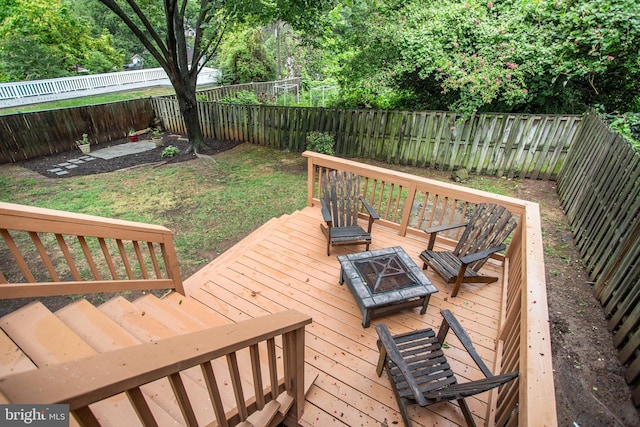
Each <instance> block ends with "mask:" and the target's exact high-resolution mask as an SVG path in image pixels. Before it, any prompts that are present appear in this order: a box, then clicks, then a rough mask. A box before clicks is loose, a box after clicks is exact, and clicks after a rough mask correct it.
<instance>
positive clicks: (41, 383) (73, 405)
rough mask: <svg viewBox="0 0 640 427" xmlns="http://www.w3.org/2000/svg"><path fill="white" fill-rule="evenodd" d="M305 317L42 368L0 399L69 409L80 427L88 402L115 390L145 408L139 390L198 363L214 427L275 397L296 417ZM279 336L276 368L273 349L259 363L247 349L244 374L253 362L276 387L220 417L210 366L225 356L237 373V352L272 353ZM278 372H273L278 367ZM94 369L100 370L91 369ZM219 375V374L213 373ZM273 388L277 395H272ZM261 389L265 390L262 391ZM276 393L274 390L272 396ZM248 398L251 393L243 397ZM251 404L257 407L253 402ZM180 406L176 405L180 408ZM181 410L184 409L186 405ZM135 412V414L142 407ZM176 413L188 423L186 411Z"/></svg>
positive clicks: (0, 384)
mask: <svg viewBox="0 0 640 427" xmlns="http://www.w3.org/2000/svg"><path fill="white" fill-rule="evenodd" d="M310 323H311V318H310V317H309V316H306V315H304V314H302V313H300V312H298V311H295V310H288V311H283V312H279V313H276V314H272V315H269V316H264V317H260V318H255V319H250V320H246V321H243V322H239V323H235V324H230V325H224V326H219V327H215V328H211V329H205V330H202V331H198V332H193V333H190V334H187V335H180V336H176V337H172V338H167V339H163V340H159V341H155V342H149V343H144V344H140V345H137V346H133V347H127V348H123V349H120V350H115V351H111V352H107V353H100V354H97V355H95V356H92V357H88V358H84V359H80V360H74V361H71V362H67V363H62V364H57V365H51V366H45V367H42V368H40V369H37V370H33V371H27V372H22V373H19V374H14V375H10V376H8V377H5V378H2V379H0V396H4V397H5V399H6V400H7V401H8V403H15V404H56V403H64V404H68V405H69V408H70V411H71V412H72V413H74V414H75V416H76V417H77V418H79V419H80V420H82V421H83V422H86V421H89V420H91V418H92V416H93V415H92V413H91V409H90V408H89V405H90V404H93V403H96V402H99V401H101V400H104V399H107V398H109V397H111V396H115V395H117V394H120V393H127V395H128V396H129V400H130V402H131V404H132V405H134V406H135V405H136V404H141V405H144V399H142V401H140V400H139V399H136V398H135V396H137V395H139V387H141V386H142V385H144V384H147V383H149V382H152V381H156V380H158V379H161V378H168V379H169V381H171V382H172V384H173V383H175V382H176V381H177V382H178V383H179V381H180V375H179V374H180V372H182V371H185V370H187V369H189V368H192V367H194V366H200V367H201V369H202V372H203V375H204V377H205V381H206V383H207V387H208V388H209V393H210V397H211V399H212V402H211V403H212V406H213V407H214V408H217V409H216V412H217V413H216V417H217V423H218V425H230V424H237V423H238V422H242V421H244V420H245V419H246V418H247V417H248V416H249V415H250V414H251V413H253V412H256V411H257V410H259V409H261V407H264V405H266V403H268V402H269V401H272V400H275V399H276V397H278V395H279V393H280V392H283V391H284V392H286V393H287V394H288V395H289V396H290V398H292V399H293V406H292V408H291V411H292V413H293V414H294V416H295V417H296V419H300V418H301V417H302V410H303V406H304V398H305V397H304V336H305V333H304V328H305V326H306V325H308V324H310ZM276 337H281V338H282V349H281V352H282V359H283V360H282V363H280V362H278V363H276V359H277V356H276V352H275V350H273V351H268V352H267V353H268V355H267V358H268V359H269V360H267V361H261V360H260V357H259V356H258V353H257V352H256V351H254V350H252V351H251V358H250V361H251V364H252V366H251V370H254V371H256V370H258V371H259V369H260V367H259V366H260V363H261V362H266V363H263V365H264V366H267V367H268V369H269V372H268V375H267V377H268V378H271V379H272V382H273V381H279V383H272V384H269V386H268V387H265V388H262V387H260V388H259V389H256V390H250V391H249V394H247V395H246V396H245V394H244V393H243V392H242V390H240V392H237V393H236V394H237V396H236V405H237V410H235V411H227V413H226V414H225V413H224V411H223V410H222V409H223V408H222V404H221V402H220V400H219V399H220V390H219V389H217V388H215V387H217V386H216V379H215V375H216V374H215V373H214V370H213V369H212V368H211V366H212V365H211V361H213V360H215V359H218V358H225V357H226V358H227V361H229V363H228V370H229V373H230V375H231V376H232V378H233V376H234V372H238V365H237V361H236V358H235V355H236V353H237V352H239V351H241V350H243V349H255V348H256V346H258V345H259V344H261V343H266V346H267V347H269V348H274V349H275V345H274V344H275V338H276ZM278 365H281V366H283V372H282V373H280V372H272V370H274V369H276V370H277V366H278ZM96 367H99V369H96ZM218 372H219V371H218ZM275 390H277V391H275ZM265 391H266V392H265ZM274 391H275V392H274ZM251 392H253V393H255V394H254V395H251V394H250V393H251ZM174 393H175V394H176V399H178V400H180V399H186V402H188V398H189V397H188V395H187V393H182V392H181V391H180V387H174ZM256 402H258V403H256ZM181 406H182V405H181ZM185 406H187V407H188V406H189V405H188V404H187V405H185ZM135 409H136V412H137V413H138V414H146V415H147V416H151V414H150V413H149V412H148V411H145V410H144V408H139V407H136V408H135ZM141 409H142V410H141ZM183 416H184V417H185V418H187V419H188V412H187V413H184V414H183Z"/></svg>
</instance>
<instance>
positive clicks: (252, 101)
mask: <svg viewBox="0 0 640 427" xmlns="http://www.w3.org/2000/svg"><path fill="white" fill-rule="evenodd" d="M219 102H224V103H226V104H241V105H259V104H260V101H259V100H258V96H257V95H256V94H255V93H254V92H251V91H249V90H243V91H240V92H237V93H235V94H233V95H229V96H225V97H224V98H220V100H219Z"/></svg>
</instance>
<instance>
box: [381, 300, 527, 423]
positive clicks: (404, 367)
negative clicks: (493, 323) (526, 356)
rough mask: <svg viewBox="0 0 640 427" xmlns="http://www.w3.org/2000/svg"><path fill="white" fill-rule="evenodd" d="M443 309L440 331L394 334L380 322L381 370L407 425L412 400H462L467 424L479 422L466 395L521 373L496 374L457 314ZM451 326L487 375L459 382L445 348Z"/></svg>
mask: <svg viewBox="0 0 640 427" xmlns="http://www.w3.org/2000/svg"><path fill="white" fill-rule="evenodd" d="M440 313H441V314H442V317H443V319H442V325H441V326H440V330H439V332H438V334H437V335H436V333H435V332H434V331H433V329H431V328H428V329H422V330H418V331H411V332H408V333H405V334H400V335H395V336H392V335H391V334H390V333H389V329H388V328H387V326H386V325H384V324H380V325H377V326H376V332H378V336H379V337H380V339H379V340H378V348H379V349H380V358H379V359H378V366H377V373H378V376H381V375H382V370H383V369H384V370H386V371H387V375H388V376H389V380H390V381H391V385H392V386H393V390H394V392H395V395H396V400H397V402H398V406H399V407H400V412H401V413H402V418H403V419H404V423H405V425H406V426H411V418H410V417H409V414H408V411H407V405H408V404H412V403H417V404H418V405H420V406H423V407H426V406H429V405H433V404H435V403H438V402H443V401H450V400H457V401H458V404H459V405H460V409H461V410H462V413H463V414H464V418H465V420H466V422H467V424H468V425H470V426H475V425H476V424H475V421H474V420H473V416H472V415H471V411H470V409H469V406H468V405H467V403H466V402H465V400H464V398H465V397H468V396H473V395H476V394H479V393H483V392H485V391H488V390H491V389H493V388H495V387H498V386H501V385H503V384H505V383H508V382H509V381H512V380H514V379H515V378H516V377H517V376H518V372H511V373H508V374H502V375H493V374H492V373H491V371H490V370H489V368H488V367H487V365H486V364H485V363H484V362H483V360H482V359H481V358H480V356H479V355H478V352H477V351H476V349H475V348H474V347H473V343H472V342H471V339H470V338H469V335H467V333H466V331H465V330H464V329H463V328H462V326H461V325H460V323H459V322H458V320H457V319H456V318H455V316H454V315H453V314H452V313H451V312H450V311H449V310H442V311H441V312H440ZM449 329H451V330H453V332H454V333H455V334H456V336H457V337H458V339H459V340H460V342H461V343H462V345H463V346H464V348H465V350H466V351H467V352H468V353H469V355H470V356H471V358H472V359H473V361H474V362H475V363H476V364H477V365H478V368H479V369H480V370H481V371H482V373H483V374H484V376H485V378H483V379H480V380H476V381H470V382H466V383H458V381H457V379H456V377H455V375H454V373H453V371H452V370H451V367H450V366H449V364H448V363H447V358H446V356H445V355H444V353H443V352H442V346H443V343H444V342H445V338H446V336H447V332H448V331H449Z"/></svg>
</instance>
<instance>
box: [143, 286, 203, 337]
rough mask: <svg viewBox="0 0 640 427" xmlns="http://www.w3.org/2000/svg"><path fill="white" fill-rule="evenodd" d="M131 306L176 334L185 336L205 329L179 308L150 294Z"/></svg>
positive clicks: (201, 323) (200, 323)
mask: <svg viewBox="0 0 640 427" xmlns="http://www.w3.org/2000/svg"><path fill="white" fill-rule="evenodd" d="M133 304H134V305H135V306H137V307H139V308H140V309H141V310H143V311H144V312H145V313H146V315H148V316H151V317H153V318H155V319H156V320H158V321H159V322H160V323H163V324H164V325H165V326H166V327H168V328H169V329H171V330H172V331H173V332H175V333H176V334H185V333H189V332H195V331H199V330H202V329H206V328H207V325H206V324H205V323H203V322H200V321H198V320H196V319H194V318H193V317H191V316H189V315H187V314H186V313H185V310H184V309H183V308H180V306H172V305H169V304H167V303H165V302H163V301H162V300H160V299H158V298H156V297H155V296H154V295H152V294H147V295H144V296H142V297H140V298H137V299H136V300H135V301H133Z"/></svg>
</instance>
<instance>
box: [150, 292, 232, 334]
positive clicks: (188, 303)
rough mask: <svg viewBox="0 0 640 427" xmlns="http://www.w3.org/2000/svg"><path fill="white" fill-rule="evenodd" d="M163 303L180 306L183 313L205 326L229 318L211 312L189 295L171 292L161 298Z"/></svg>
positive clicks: (226, 320)
mask: <svg viewBox="0 0 640 427" xmlns="http://www.w3.org/2000/svg"><path fill="white" fill-rule="evenodd" d="M161 300H162V301H163V302H164V303H165V304H168V305H170V306H176V307H178V308H180V309H181V310H182V311H183V312H184V313H185V314H187V315H188V316H191V317H192V318H194V319H196V320H198V321H200V322H202V323H204V324H205V325H206V326H207V328H212V327H214V326H222V325H227V324H229V323H230V321H229V319H227V318H226V317H223V316H220V315H218V314H217V313H215V312H213V311H212V310H211V309H210V308H208V307H207V306H205V305H204V304H202V303H201V302H200V301H197V300H195V299H193V298H190V297H185V296H184V295H181V294H179V293H177V292H171V293H170V294H169V295H166V296H165V297H163V298H162V299H161Z"/></svg>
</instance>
